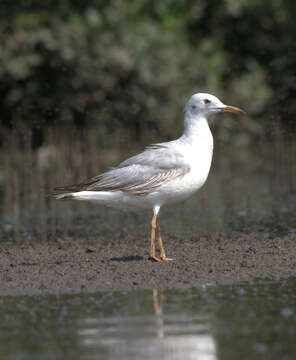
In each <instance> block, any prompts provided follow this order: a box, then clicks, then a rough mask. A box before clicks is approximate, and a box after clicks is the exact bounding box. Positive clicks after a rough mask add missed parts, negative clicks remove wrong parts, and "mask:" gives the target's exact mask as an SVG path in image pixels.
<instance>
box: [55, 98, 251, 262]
mask: <svg viewBox="0 0 296 360" xmlns="http://www.w3.org/2000/svg"><path fill="white" fill-rule="evenodd" d="M184 112H185V118H184V131H183V134H182V136H181V137H179V138H178V139H176V140H173V141H169V142H165V143H158V144H153V145H150V146H147V147H146V148H145V150H144V151H143V152H142V153H140V154H138V155H135V156H132V157H130V158H129V159H127V160H125V161H123V162H122V163H120V164H119V165H118V166H116V167H114V168H111V169H110V170H108V171H106V172H104V173H102V174H99V175H97V176H95V177H93V178H91V179H90V180H87V181H84V182H82V183H79V184H76V185H69V186H61V187H57V188H55V189H54V190H55V193H54V194H53V196H54V197H55V198H56V199H75V200H89V201H94V202H97V203H99V204H104V205H106V206H110V207H115V208H119V209H123V210H128V209H130V210H139V209H152V210H153V217H152V221H151V236H150V250H149V259H150V260H153V261H161V260H163V261H168V260H172V259H170V258H168V257H167V256H166V254H165V250H164V247H163V243H162V238H161V235H160V227H159V222H158V218H157V216H158V213H159V210H160V208H161V207H162V206H163V205H169V204H174V203H177V202H180V201H183V200H185V199H187V198H189V197H190V196H191V195H192V194H193V193H195V192H196V191H197V190H199V189H200V188H201V187H202V186H203V184H204V183H205V181H206V179H207V177H208V173H209V170H210V166H211V162H212V154H213V136H212V133H211V130H210V128H209V125H208V121H207V118H208V116H209V115H211V114H215V113H218V112H232V113H235V114H244V111H243V110H241V109H239V108H237V107H234V106H227V105H225V104H223V103H222V102H221V101H220V100H219V99H218V98H216V97H215V96H213V95H210V94H204V93H198V94H194V95H192V96H191V98H190V99H189V101H188V102H187V104H186V105H185V108H184ZM155 235H156V237H157V241H158V245H159V250H160V257H157V256H156V254H155V245H154V242H155Z"/></svg>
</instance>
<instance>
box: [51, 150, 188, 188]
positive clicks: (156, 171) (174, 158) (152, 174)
mask: <svg viewBox="0 0 296 360" xmlns="http://www.w3.org/2000/svg"><path fill="white" fill-rule="evenodd" d="M188 171H189V167H188V166H186V163H185V162H184V159H183V156H182V155H181V154H180V153H178V152H175V151H172V150H171V149H167V148H163V147H157V148H154V147H148V148H147V149H146V150H145V151H144V152H143V153H141V154H138V155H136V156H133V157H131V158H129V159H127V160H125V161H123V162H122V163H121V164H119V165H118V166H117V167H115V168H112V169H110V170H109V171H106V172H104V173H102V174H100V175H98V176H96V177H94V178H92V179H90V180H89V181H86V182H83V183H81V184H78V185H73V186H72V188H71V187H64V188H57V189H56V190H60V191H82V190H86V191H124V192H129V193H132V194H134V195H143V194H148V193H150V192H152V191H153V190H155V189H157V188H158V187H160V186H162V185H164V184H166V183H168V182H169V181H172V180H174V179H176V178H179V177H182V176H184V175H185V174H186V173H187V172H188ZM66 188H67V189H66Z"/></svg>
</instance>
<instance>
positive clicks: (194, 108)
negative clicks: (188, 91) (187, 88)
mask: <svg viewBox="0 0 296 360" xmlns="http://www.w3.org/2000/svg"><path fill="white" fill-rule="evenodd" d="M184 111H185V112H186V113H187V114H189V115H191V116H199V115H201V116H205V117H207V116H208V115H210V114H214V113H217V112H232V113H234V114H240V115H242V114H244V113H245V112H244V111H243V110H241V109H239V108H237V107H235V106H228V105H225V104H223V103H222V102H221V101H220V100H219V99H218V98H217V97H216V96H214V95H211V94H205V93H198V94H194V95H192V96H191V98H190V99H189V100H188V102H187V104H186V105H185V108H184Z"/></svg>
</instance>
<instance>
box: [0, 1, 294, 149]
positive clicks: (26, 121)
mask: <svg viewBox="0 0 296 360" xmlns="http://www.w3.org/2000/svg"><path fill="white" fill-rule="evenodd" d="M295 13H296V3H295V1H293V0H282V1H278V0H240V1H237V0H224V1H220V0H219V1H218V0H213V1H206V0H198V1H188V0H164V1H153V0H152V1H151V0H137V1H124V0H113V1H103V0H90V1H78V0H63V1H58V0H44V1H37V0H15V1H14V2H10V1H5V0H2V1H1V4H0V34H1V35H0V95H1V96H0V99H1V100H0V114H1V116H0V124H1V125H2V126H3V127H4V128H12V127H15V126H18V125H19V123H20V122H21V123H22V126H25V127H28V128H29V129H32V131H33V133H32V142H33V146H34V147H36V146H40V145H41V144H43V141H44V128H48V127H49V126H52V125H54V126H57V127H65V126H66V127H67V126H68V125H71V126H72V125H73V124H75V125H76V126H78V127H91V126H95V127H96V128H97V129H98V131H99V132H100V133H101V134H104V136H105V135H106V134H111V135H112V134H113V135H114V134H117V132H116V131H117V130H118V129H122V128H124V129H125V131H130V134H131V136H132V137H133V139H134V140H135V141H137V142H145V141H146V140H147V139H146V138H145V134H146V133H147V132H146V129H147V128H149V132H150V136H149V139H151V133H152V134H153V131H155V134H157V138H158V139H159V138H160V137H162V138H163V137H165V138H171V137H174V136H176V134H177V132H178V131H180V129H181V127H182V122H181V121H180V119H181V118H182V112H181V109H182V107H183V105H184V102H185V101H186V99H187V98H188V97H189V96H190V95H191V94H192V93H193V92H197V91H209V92H211V93H214V94H216V95H218V96H220V97H222V98H223V99H224V100H225V102H228V103H231V104H235V105H241V106H242V107H243V108H245V109H246V110H247V111H248V113H249V114H250V118H249V119H248V122H247V124H245V125H244V134H241V136H238V137H237V134H238V133H239V132H238V131H237V130H238V126H239V125H238V123H237V122H235V121H233V120H232V119H231V118H229V119H227V120H225V122H223V126H219V124H218V129H217V136H218V137H220V139H222V141H223V140H225V141H228V140H229V136H231V134H232V132H234V133H236V137H235V139H236V141H238V142H242V143H247V144H248V143H249V142H250V141H253V140H256V139H257V136H258V134H260V133H261V132H262V130H263V125H266V124H268V127H269V129H270V128H271V126H270V124H271V122H270V120H272V119H273V120H275V119H276V120H277V117H279V118H280V120H279V121H280V126H281V127H282V128H284V129H289V132H290V130H291V129H294V128H295V125H294V124H295V122H294V118H293V114H294V113H295V107H296V105H295V101H294V97H295V91H296V90H295V86H296V85H295V84H296V82H295V70H294V69H295V65H296V64H295V62H296V56H295V55H296V54H295V49H296V45H295V38H296V23H295V19H294V14H295ZM159 133H160V134H159ZM246 134H248V136H247V137H246ZM155 136H156V135H155ZM103 138H104V137H102V141H103ZM108 141H109V140H108Z"/></svg>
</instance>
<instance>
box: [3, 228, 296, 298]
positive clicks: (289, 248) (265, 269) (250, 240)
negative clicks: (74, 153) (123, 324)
mask: <svg viewBox="0 0 296 360" xmlns="http://www.w3.org/2000/svg"><path fill="white" fill-rule="evenodd" d="M165 246H166V250H167V255H168V256H170V257H173V258H174V259H175V260H174V261H173V262H162V263H152V262H151V261H149V260H148V259H147V253H148V241H147V240H143V239H141V238H125V239H123V238H121V239H105V238H99V237H95V236H92V237H88V238H84V239H81V238H78V239H71V238H69V237H68V238H57V240H56V241H47V242H43V243H40V242H39V243H36V242H26V243H23V244H21V245H19V246H16V245H15V244H14V243H2V245H1V248H0V269H1V271H0V294H1V295H17V294H49V293H53V294H59V293H72V292H81V291H82V292H95V291H103V290H109V291H115V290H128V289H150V288H158V289H160V288H180V287H191V286H198V285H201V284H220V283H229V282H230V283H232V282H237V281H252V280H254V279H256V278H266V277H268V278H273V279H276V278H281V277H289V276H296V246H295V236H294V235H286V236H281V237H275V236H271V235H270V234H267V233H260V234H248V235H246V234H239V233H238V234H233V235H232V236H231V237H229V236H226V235H221V234H206V235H201V236H198V237H192V238H186V239H179V238H172V237H171V238H167V239H166V240H165Z"/></svg>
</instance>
